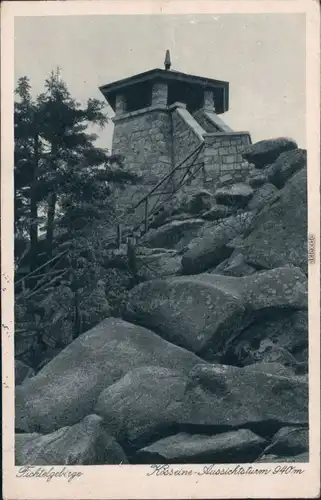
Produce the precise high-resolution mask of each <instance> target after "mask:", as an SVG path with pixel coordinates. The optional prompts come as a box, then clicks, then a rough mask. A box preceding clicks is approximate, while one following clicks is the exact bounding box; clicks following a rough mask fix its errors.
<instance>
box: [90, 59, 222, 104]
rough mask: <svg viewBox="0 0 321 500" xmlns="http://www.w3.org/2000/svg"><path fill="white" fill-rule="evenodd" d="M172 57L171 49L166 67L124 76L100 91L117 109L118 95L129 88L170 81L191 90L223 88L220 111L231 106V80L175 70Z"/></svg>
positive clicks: (133, 88)
mask: <svg viewBox="0 0 321 500" xmlns="http://www.w3.org/2000/svg"><path fill="white" fill-rule="evenodd" d="M171 66H172V64H171V58H170V52H169V50H167V51H166V54H165V61H164V67H165V68H164V69H160V68H154V69H150V70H149V71H145V72H143V73H137V74H136V75H133V76H129V77H127V78H123V79H121V80H117V81H114V82H111V83H107V84H106V85H102V86H101V87H99V89H100V91H101V92H102V94H103V95H104V97H105V99H106V100H107V102H108V103H109V105H110V106H111V107H112V109H115V101H116V95H117V94H119V93H122V92H126V91H127V90H135V91H137V92H140V91H141V90H142V89H143V88H144V85H146V83H150V84H151V85H152V84H154V83H156V82H159V81H162V82H164V83H165V82H166V83H168V85H172V84H174V83H175V84H176V85H181V86H182V88H183V87H184V86H188V87H189V88H190V89H191V91H193V88H194V89H195V90H196V91H197V90H199V89H200V88H202V89H204V90H217V89H220V90H222V96H223V97H222V102H221V105H220V108H221V109H220V112H221V113H224V112H226V111H228V108H229V82H227V81H223V80H217V79H214V78H208V77H203V76H196V75H192V74H189V73H183V72H181V71H175V70H173V69H171Z"/></svg>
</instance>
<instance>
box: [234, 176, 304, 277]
mask: <svg viewBox="0 0 321 500" xmlns="http://www.w3.org/2000/svg"><path fill="white" fill-rule="evenodd" d="M241 252H242V253H243V255H244V256H245V258H246V261H247V263H248V264H250V265H253V266H254V267H256V268H261V269H262V268H265V269H273V268H275V267H279V266H284V265H293V266H298V267H300V268H301V269H302V270H303V271H304V272H305V273H307V267H308V253H307V170H306V169H302V170H300V171H299V172H298V173H296V174H295V175H294V176H293V177H291V179H290V180H289V181H288V182H287V184H286V185H285V187H284V188H283V189H282V190H281V191H280V196H279V199H278V200H276V201H275V202H274V203H273V204H272V205H267V206H266V207H265V208H264V209H263V210H262V211H261V212H260V213H259V214H258V215H257V217H256V218H255V220H254V221H253V223H252V225H251V231H250V233H249V234H248V235H247V237H245V239H244V241H243V244H242V250H241Z"/></svg>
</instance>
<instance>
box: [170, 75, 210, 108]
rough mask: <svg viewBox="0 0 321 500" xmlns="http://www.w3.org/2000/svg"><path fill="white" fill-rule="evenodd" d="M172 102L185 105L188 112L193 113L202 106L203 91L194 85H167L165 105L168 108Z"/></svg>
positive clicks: (178, 83) (182, 83) (181, 83)
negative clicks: (166, 104)
mask: <svg viewBox="0 0 321 500" xmlns="http://www.w3.org/2000/svg"><path fill="white" fill-rule="evenodd" d="M174 102H182V103H184V104H186V107H187V109H188V111H189V112H190V113H193V112H194V111H196V110H198V109H200V108H201V107H202V106H203V102H204V90H203V88H202V87H198V86H196V85H190V84H188V83H184V82H173V83H171V84H170V85H169V89H168V99H167V103H168V105H169V106H170V105H171V104H174Z"/></svg>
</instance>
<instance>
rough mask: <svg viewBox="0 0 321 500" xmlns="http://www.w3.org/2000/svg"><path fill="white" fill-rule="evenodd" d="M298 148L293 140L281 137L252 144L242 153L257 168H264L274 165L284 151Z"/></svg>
mask: <svg viewBox="0 0 321 500" xmlns="http://www.w3.org/2000/svg"><path fill="white" fill-rule="evenodd" d="M297 147H298V145H297V143H296V142H295V141H293V140H292V139H287V138H285V137H279V138H277V139H267V140H263V141H259V142H256V143H255V144H251V146H249V147H248V148H246V149H245V150H244V151H243V152H242V156H243V158H244V159H245V160H247V161H248V162H249V163H252V164H253V165H255V167H256V168H263V167H265V166H266V165H269V164H271V163H274V162H275V160H276V159H277V158H278V156H280V154H281V153H283V152H284V151H291V150H292V149H296V148H297Z"/></svg>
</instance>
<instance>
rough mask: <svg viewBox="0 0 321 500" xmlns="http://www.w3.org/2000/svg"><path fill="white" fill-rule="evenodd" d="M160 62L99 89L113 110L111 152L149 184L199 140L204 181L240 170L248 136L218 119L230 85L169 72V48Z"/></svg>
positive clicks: (226, 100) (195, 145) (163, 173)
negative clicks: (139, 173) (163, 59)
mask: <svg viewBox="0 0 321 500" xmlns="http://www.w3.org/2000/svg"><path fill="white" fill-rule="evenodd" d="M164 66H165V69H158V68H156V69H151V70H149V71H146V72H144V73H139V74H136V75H134V76H131V77H129V78H125V79H123V80H119V81H116V82H112V83H109V84H107V85H103V86H102V87H100V90H101V92H102V93H103V95H104V97H105V98H106V100H107V101H108V103H109V105H110V106H111V108H112V109H113V110H114V112H115V117H114V118H113V122H114V125H115V127H114V134H113V142H112V153H113V154H121V155H123V156H124V158H125V165H126V166H127V167H129V168H130V169H133V170H139V171H141V172H142V174H143V176H144V181H145V184H146V185H148V186H151V185H154V184H155V182H157V181H159V179H161V178H162V177H164V176H165V175H166V174H167V173H169V172H170V171H171V170H172V169H173V168H174V167H175V166H176V165H177V164H178V163H179V162H181V161H182V160H183V159H184V158H186V157H187V156H188V155H189V153H192V152H193V151H194V150H195V149H196V148H197V147H198V146H199V145H201V144H203V148H202V151H201V153H200V158H199V160H198V161H201V162H203V164H204V172H205V175H206V177H207V179H212V181H213V182H214V183H216V182H217V181H218V180H219V179H220V178H222V177H224V176H225V177H226V176H227V175H231V174H232V173H236V171H238V172H239V173H241V170H242V168H246V165H244V164H242V158H241V154H240V151H241V149H242V148H244V146H245V145H247V144H250V142H251V139H250V136H249V134H248V133H247V132H233V131H232V130H231V129H230V128H229V127H228V126H227V125H226V124H225V123H224V122H223V120H222V119H221V117H220V115H221V114H223V113H225V112H226V111H228V109H229V83H228V82H225V81H221V80H214V79H212V78H204V77H201V76H194V75H190V74H185V73H181V72H179V71H174V70H173V69H171V61H170V54H169V51H167V52H166V56H165V63H164Z"/></svg>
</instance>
